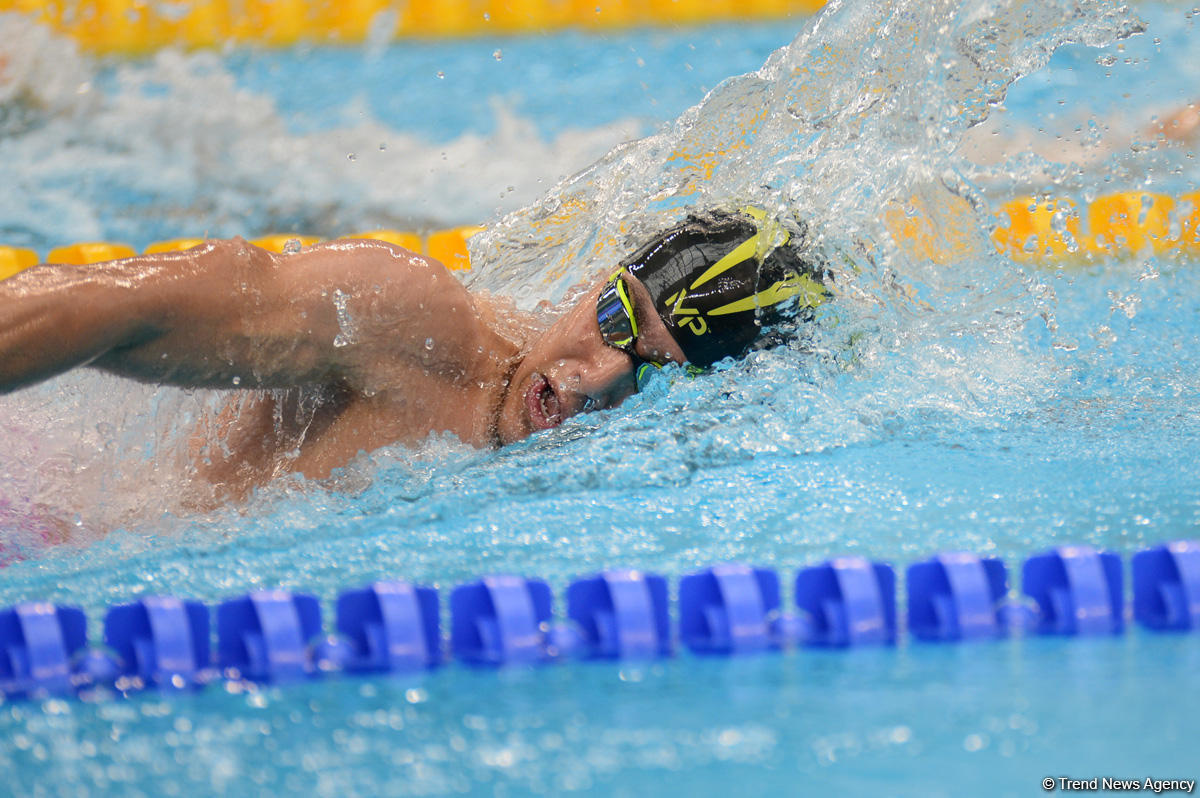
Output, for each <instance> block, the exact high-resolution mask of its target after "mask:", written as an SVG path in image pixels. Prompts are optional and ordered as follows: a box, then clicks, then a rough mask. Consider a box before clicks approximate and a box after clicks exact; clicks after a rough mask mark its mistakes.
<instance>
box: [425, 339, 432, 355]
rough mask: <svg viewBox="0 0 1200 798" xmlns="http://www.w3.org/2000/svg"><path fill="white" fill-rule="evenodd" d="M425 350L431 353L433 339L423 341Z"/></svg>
mask: <svg viewBox="0 0 1200 798" xmlns="http://www.w3.org/2000/svg"><path fill="white" fill-rule="evenodd" d="M425 348H426V349H428V350H429V351H431V352H432V351H433V339H432V338H426V339H425Z"/></svg>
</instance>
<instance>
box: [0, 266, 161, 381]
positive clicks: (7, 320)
mask: <svg viewBox="0 0 1200 798" xmlns="http://www.w3.org/2000/svg"><path fill="white" fill-rule="evenodd" d="M96 277H97V275H96V274H89V273H86V272H84V271H82V270H80V268H79V267H76V266H63V265H53V264H50V265H42V266H39V267H36V268H34V269H29V270H27V271H25V272H22V273H20V274H18V275H16V276H14V277H10V278H9V279H7V280H4V281H0V393H9V392H11V391H15V390H17V389H19V388H23V387H25V386H28V385H32V384H34V383H36V382H40V381H42V380H45V379H49V378H50V377H53V376H55V375H57V374H60V373H62V372H64V371H68V370H70V369H72V368H75V367H77V366H82V365H86V364H88V363H90V362H92V361H93V360H95V359H96V358H98V357H101V356H102V355H104V354H105V353H107V352H110V351H112V350H113V349H114V348H116V347H120V346H127V345H130V344H135V343H137V342H138V341H140V340H145V339H147V338H151V337H153V336H154V335H155V334H156V330H155V328H154V325H153V324H152V323H151V322H150V321H149V320H148V319H143V318H139V314H137V313H136V312H135V311H134V309H133V307H132V306H130V307H124V308H123V307H122V306H123V305H125V304H129V305H132V304H133V303H124V302H121V301H114V300H115V297H114V289H113V286H111V285H108V284H107V283H109V282H110V281H108V280H97V279H96Z"/></svg>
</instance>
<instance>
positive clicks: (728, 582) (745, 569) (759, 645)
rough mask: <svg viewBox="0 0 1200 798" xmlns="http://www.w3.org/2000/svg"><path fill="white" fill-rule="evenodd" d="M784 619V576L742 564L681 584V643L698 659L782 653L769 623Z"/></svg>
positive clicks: (722, 567) (719, 567)
mask: <svg viewBox="0 0 1200 798" xmlns="http://www.w3.org/2000/svg"><path fill="white" fill-rule="evenodd" d="M778 613H779V575H778V574H776V573H775V572H774V571H772V570H770V569H768V568H752V567H750V566H748V565H740V564H738V563H725V564H722V565H714V566H713V567H711V568H708V569H707V570H704V571H701V572H699V573H695V574H688V575H687V576H685V577H683V578H682V579H680V580H679V639H680V641H681V642H682V643H683V644H684V645H685V646H687V647H688V648H689V649H691V650H692V651H693V652H694V653H697V654H748V653H753V652H757V651H765V650H767V649H769V648H778V647H779V643H778V641H777V640H775V639H773V637H772V635H771V625H770V619H771V617H772V616H774V615H777V614H778Z"/></svg>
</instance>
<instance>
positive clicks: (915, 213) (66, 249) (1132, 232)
mask: <svg viewBox="0 0 1200 798" xmlns="http://www.w3.org/2000/svg"><path fill="white" fill-rule="evenodd" d="M955 212H956V211H955V209H949V210H946V209H942V210H940V211H938V212H937V213H936V214H934V213H930V212H929V211H927V210H926V209H925V208H924V207H922V206H921V205H920V203H919V202H916V201H914V202H910V203H907V204H904V205H895V206H893V207H892V208H891V209H889V211H888V212H887V213H886V214H885V215H884V223H885V225H886V226H887V228H888V230H889V232H890V233H891V235H892V237H893V239H894V240H895V241H896V243H897V245H898V246H900V247H901V248H902V249H904V250H905V251H906V252H907V253H908V255H909V256H911V257H914V258H924V259H928V260H932V261H934V262H936V263H943V264H948V263H952V262H953V261H954V260H955V258H961V257H963V256H965V255H969V254H970V252H969V250H968V249H967V248H966V245H965V244H964V243H963V239H962V238H961V237H959V236H958V235H957V227H956V226H955V225H954V224H948V223H947V222H948V221H953V218H952V217H953V214H954V213H955ZM996 218H997V227H996V229H995V231H994V232H993V233H992V242H993V243H994V244H995V246H996V248H997V249H998V250H999V251H1001V252H1003V253H1005V254H1006V255H1008V256H1009V257H1010V258H1012V259H1013V260H1015V261H1018V262H1021V263H1034V264H1044V265H1049V266H1057V265H1067V264H1074V263H1088V262H1092V261H1095V260H1097V259H1101V258H1120V257H1126V256H1134V255H1140V254H1156V255H1171V254H1172V253H1177V254H1180V255H1183V256H1200V191H1193V192H1189V193H1186V194H1181V195H1180V196H1178V197H1171V196H1168V195H1166V194H1152V193H1147V192H1134V191H1127V192H1118V193H1115V194H1106V195H1104V196H1101V197H1097V198H1096V199H1095V200H1093V201H1092V202H1091V203H1088V204H1087V205H1086V206H1085V207H1084V208H1082V209H1081V208H1080V207H1079V206H1077V205H1076V203H1075V202H1074V201H1072V200H1070V199H1062V198H1059V199H1055V198H1049V197H1042V198H1036V197H1022V198H1019V199H1014V200H1010V201H1009V202H1006V203H1004V204H1003V205H1002V206H1001V210H1000V212H999V213H998V214H997V217H996ZM482 230H483V228H482V227H478V226H474V225H471V226H467V227H454V228H450V229H447V230H438V231H436V232H433V233H429V234H428V235H422V234H420V233H414V232H404V231H400V230H372V231H368V232H363V233H356V234H354V235H350V236H346V237H347V238H374V239H378V240H380V241H388V242H390V243H392V244H396V245H398V246H401V247H404V248H405V249H408V250H411V251H413V252H417V253H420V254H422V255H428V256H429V257H431V258H433V259H435V260H438V261H440V262H441V263H443V264H445V265H446V266H447V267H448V268H450V269H455V270H461V269H469V268H471V260H470V255H469V254H468V252H467V239H469V238H470V237H471V236H473V235H475V234H476V233H478V232H480V231H482ZM320 240H321V239H320V238H319V237H317V236H306V235H298V234H287V233H284V234H277V235H268V236H263V237H261V238H255V239H251V243H252V244H255V245H257V246H260V247H262V248H264V249H269V250H272V251H274V252H283V251H284V250H285V248H286V247H287V246H288V244H289V242H292V241H296V242H298V243H299V244H300V245H301V246H309V245H311V244H314V243H316V242H318V241H320ZM203 241H204V239H202V238H179V239H173V240H171V241H160V242H157V243H154V244H151V245H150V246H148V247H146V249H145V252H148V253H153V252H168V251H174V250H181V249H188V248H189V247H194V246H196V245H197V244H201V243H203ZM293 246H294V245H293ZM134 254H136V253H135V250H134V249H133V248H132V247H130V246H128V245H126V244H120V243H113V242H80V243H76V244H68V245H66V246H62V247H56V248H55V249H52V250H50V252H49V253H47V255H46V262H48V263H69V264H78V265H84V264H88V263H99V262H101V261H106V260H114V259H116V258H126V257H130V256H132V255H134ZM39 262H41V258H40V257H39V255H38V253H37V252H35V251H33V250H31V249H23V248H18V247H6V246H2V245H0V280H3V279H5V278H6V277H10V276H12V275H14V274H16V273H17V272H20V271H22V270H24V269H27V268H29V267H30V266H33V265H35V264H37V263H39Z"/></svg>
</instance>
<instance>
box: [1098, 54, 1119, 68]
mask: <svg viewBox="0 0 1200 798" xmlns="http://www.w3.org/2000/svg"><path fill="white" fill-rule="evenodd" d="M1096 63H1097V64H1099V65H1100V66H1103V67H1110V66H1112V65H1113V64H1115V63H1117V57H1116V56H1115V55H1113V54H1112V53H1104V54H1103V55H1098V56H1096Z"/></svg>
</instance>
